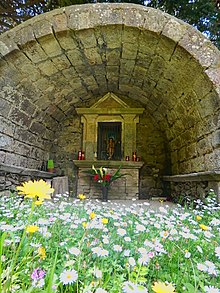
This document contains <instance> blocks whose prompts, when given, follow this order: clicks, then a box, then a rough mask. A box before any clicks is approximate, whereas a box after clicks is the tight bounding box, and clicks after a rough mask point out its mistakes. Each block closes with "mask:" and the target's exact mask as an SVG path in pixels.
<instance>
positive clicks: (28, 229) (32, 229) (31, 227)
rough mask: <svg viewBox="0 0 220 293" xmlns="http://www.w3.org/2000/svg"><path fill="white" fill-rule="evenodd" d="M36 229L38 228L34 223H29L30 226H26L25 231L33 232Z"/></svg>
mask: <svg viewBox="0 0 220 293" xmlns="http://www.w3.org/2000/svg"><path fill="white" fill-rule="evenodd" d="M38 230H39V227H38V226H35V225H30V226H27V228H26V231H27V232H28V233H34V232H37V231H38Z"/></svg>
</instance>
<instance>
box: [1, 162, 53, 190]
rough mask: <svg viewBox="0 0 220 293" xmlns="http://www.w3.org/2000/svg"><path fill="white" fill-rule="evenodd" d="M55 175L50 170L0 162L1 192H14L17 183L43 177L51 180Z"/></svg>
mask: <svg viewBox="0 0 220 293" xmlns="http://www.w3.org/2000/svg"><path fill="white" fill-rule="evenodd" d="M55 176H56V174H53V173H49V172H44V171H40V170H36V169H28V168H23V167H20V166H12V165H7V164H3V163H0V194H6V193H10V191H12V192H13V191H14V190H15V189H16V186H17V185H20V184H21V183H23V182H25V181H28V180H34V179H41V178H42V179H44V180H46V181H49V182H51V181H52V178H53V177H55Z"/></svg>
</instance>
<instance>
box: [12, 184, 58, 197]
mask: <svg viewBox="0 0 220 293" xmlns="http://www.w3.org/2000/svg"><path fill="white" fill-rule="evenodd" d="M17 190H18V194H24V195H25V198H26V197H29V198H36V197H38V198H39V200H43V199H44V198H45V199H50V198H51V197H50V193H53V192H54V189H53V188H51V187H50V185H49V184H48V183H47V182H46V181H44V180H42V179H40V180H38V181H37V180H34V181H31V180H30V181H28V182H24V183H22V185H20V186H17Z"/></svg>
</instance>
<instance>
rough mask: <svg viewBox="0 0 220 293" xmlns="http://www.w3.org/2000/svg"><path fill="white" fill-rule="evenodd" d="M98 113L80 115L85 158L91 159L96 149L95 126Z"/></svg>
mask: <svg viewBox="0 0 220 293" xmlns="http://www.w3.org/2000/svg"><path fill="white" fill-rule="evenodd" d="M97 117H98V115H84V116H82V120H81V121H82V123H83V150H84V151H85V158H86V160H93V158H94V152H95V151H96V148H97V147H96V144H97V143H96V141H97V133H96V132H97V127H96V119H97Z"/></svg>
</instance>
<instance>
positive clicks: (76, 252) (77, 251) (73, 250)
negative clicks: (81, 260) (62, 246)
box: [69, 247, 81, 256]
mask: <svg viewBox="0 0 220 293" xmlns="http://www.w3.org/2000/svg"><path fill="white" fill-rule="evenodd" d="M69 253H70V254H73V255H75V256H78V255H80V253H81V251H80V249H79V248H77V247H71V248H70V249H69Z"/></svg>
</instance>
